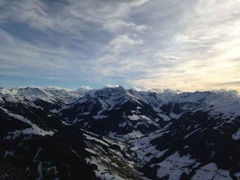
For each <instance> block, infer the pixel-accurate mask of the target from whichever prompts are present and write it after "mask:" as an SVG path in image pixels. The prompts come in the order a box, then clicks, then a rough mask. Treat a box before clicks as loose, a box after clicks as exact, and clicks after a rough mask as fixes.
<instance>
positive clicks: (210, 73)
mask: <svg viewBox="0 0 240 180" xmlns="http://www.w3.org/2000/svg"><path fill="white" fill-rule="evenodd" d="M239 9H240V2H239V0H231V1H226V0H218V1H217V0H211V1H209V0H184V1H182V0H172V1H164V0H132V1H129V0H123V1H110V0H84V1H79V0H59V1H56V0H53V1H48V0H23V1H18V0H12V1H8V0H2V1H1V2H0V39H1V41H0V63H1V66H0V78H2V80H1V79H0V82H1V81H2V82H6V81H3V79H4V78H6V77H11V78H10V79H13V78H15V79H16V80H17V79H21V78H29V77H31V79H32V80H33V79H35V81H40V80H41V79H42V80H44V81H53V82H54V81H61V82H63V84H62V85H63V86H64V83H65V85H67V86H71V87H75V88H76V87H77V86H80V85H90V86H96V87H98V86H103V85H105V84H121V85H124V86H136V87H142V88H146V89H150V88H160V89H161V88H170V89H180V90H187V91H193V90H209V89H221V88H224V89H237V90H240V84H239V82H240V71H239V70H240V36H239V34H240V32H239V31H240V19H239V17H240V11H239ZM3 85H4V84H3ZM53 85H54V84H53Z"/></svg>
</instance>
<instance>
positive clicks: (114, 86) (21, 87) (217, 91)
mask: <svg viewBox="0 0 240 180" xmlns="http://www.w3.org/2000/svg"><path fill="white" fill-rule="evenodd" d="M119 87H122V88H124V89H125V90H135V91H138V92H157V93H166V92H167V93H168V92H170V93H177V94H178V93H180V94H181V93H197V92H199V93H204V92H211V93H222V92H223V93H225V92H230V93H234V94H236V95H240V91H238V90H235V89H212V90H202V91H199V90H196V91H181V90H179V89H169V88H163V89H156V88H152V89H144V88H137V87H128V88H127V87H124V86H121V85H109V84H107V85H104V86H102V87H99V88H93V87H90V86H80V87H78V88H72V89H71V88H64V87H59V86H34V85H33V86H18V87H3V86H0V89H2V88H3V89H7V90H14V89H24V88H39V89H41V90H48V89H53V90H54V89H56V90H66V91H77V90H80V89H85V90H86V91H92V90H93V91H98V90H102V89H106V88H119Z"/></svg>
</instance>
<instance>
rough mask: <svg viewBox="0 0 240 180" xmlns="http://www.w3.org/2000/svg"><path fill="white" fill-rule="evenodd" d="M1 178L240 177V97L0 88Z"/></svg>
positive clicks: (118, 89) (116, 89) (234, 94)
mask: <svg viewBox="0 0 240 180" xmlns="http://www.w3.org/2000/svg"><path fill="white" fill-rule="evenodd" d="M0 147H1V148H0V179H54V178H60V179H79V178H81V177H83V176H86V177H87V179H97V178H100V179H216V180H218V179H240V96H239V94H238V93H237V92H234V91H214V92H210V91H206V92H193V93H182V92H172V91H137V90H135V89H124V88H123V87H121V86H119V87H104V88H102V89H99V90H90V89H86V88H82V89H78V90H65V89H59V88H53V87H51V88H38V87H26V88H14V89H5V88H0Z"/></svg>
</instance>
